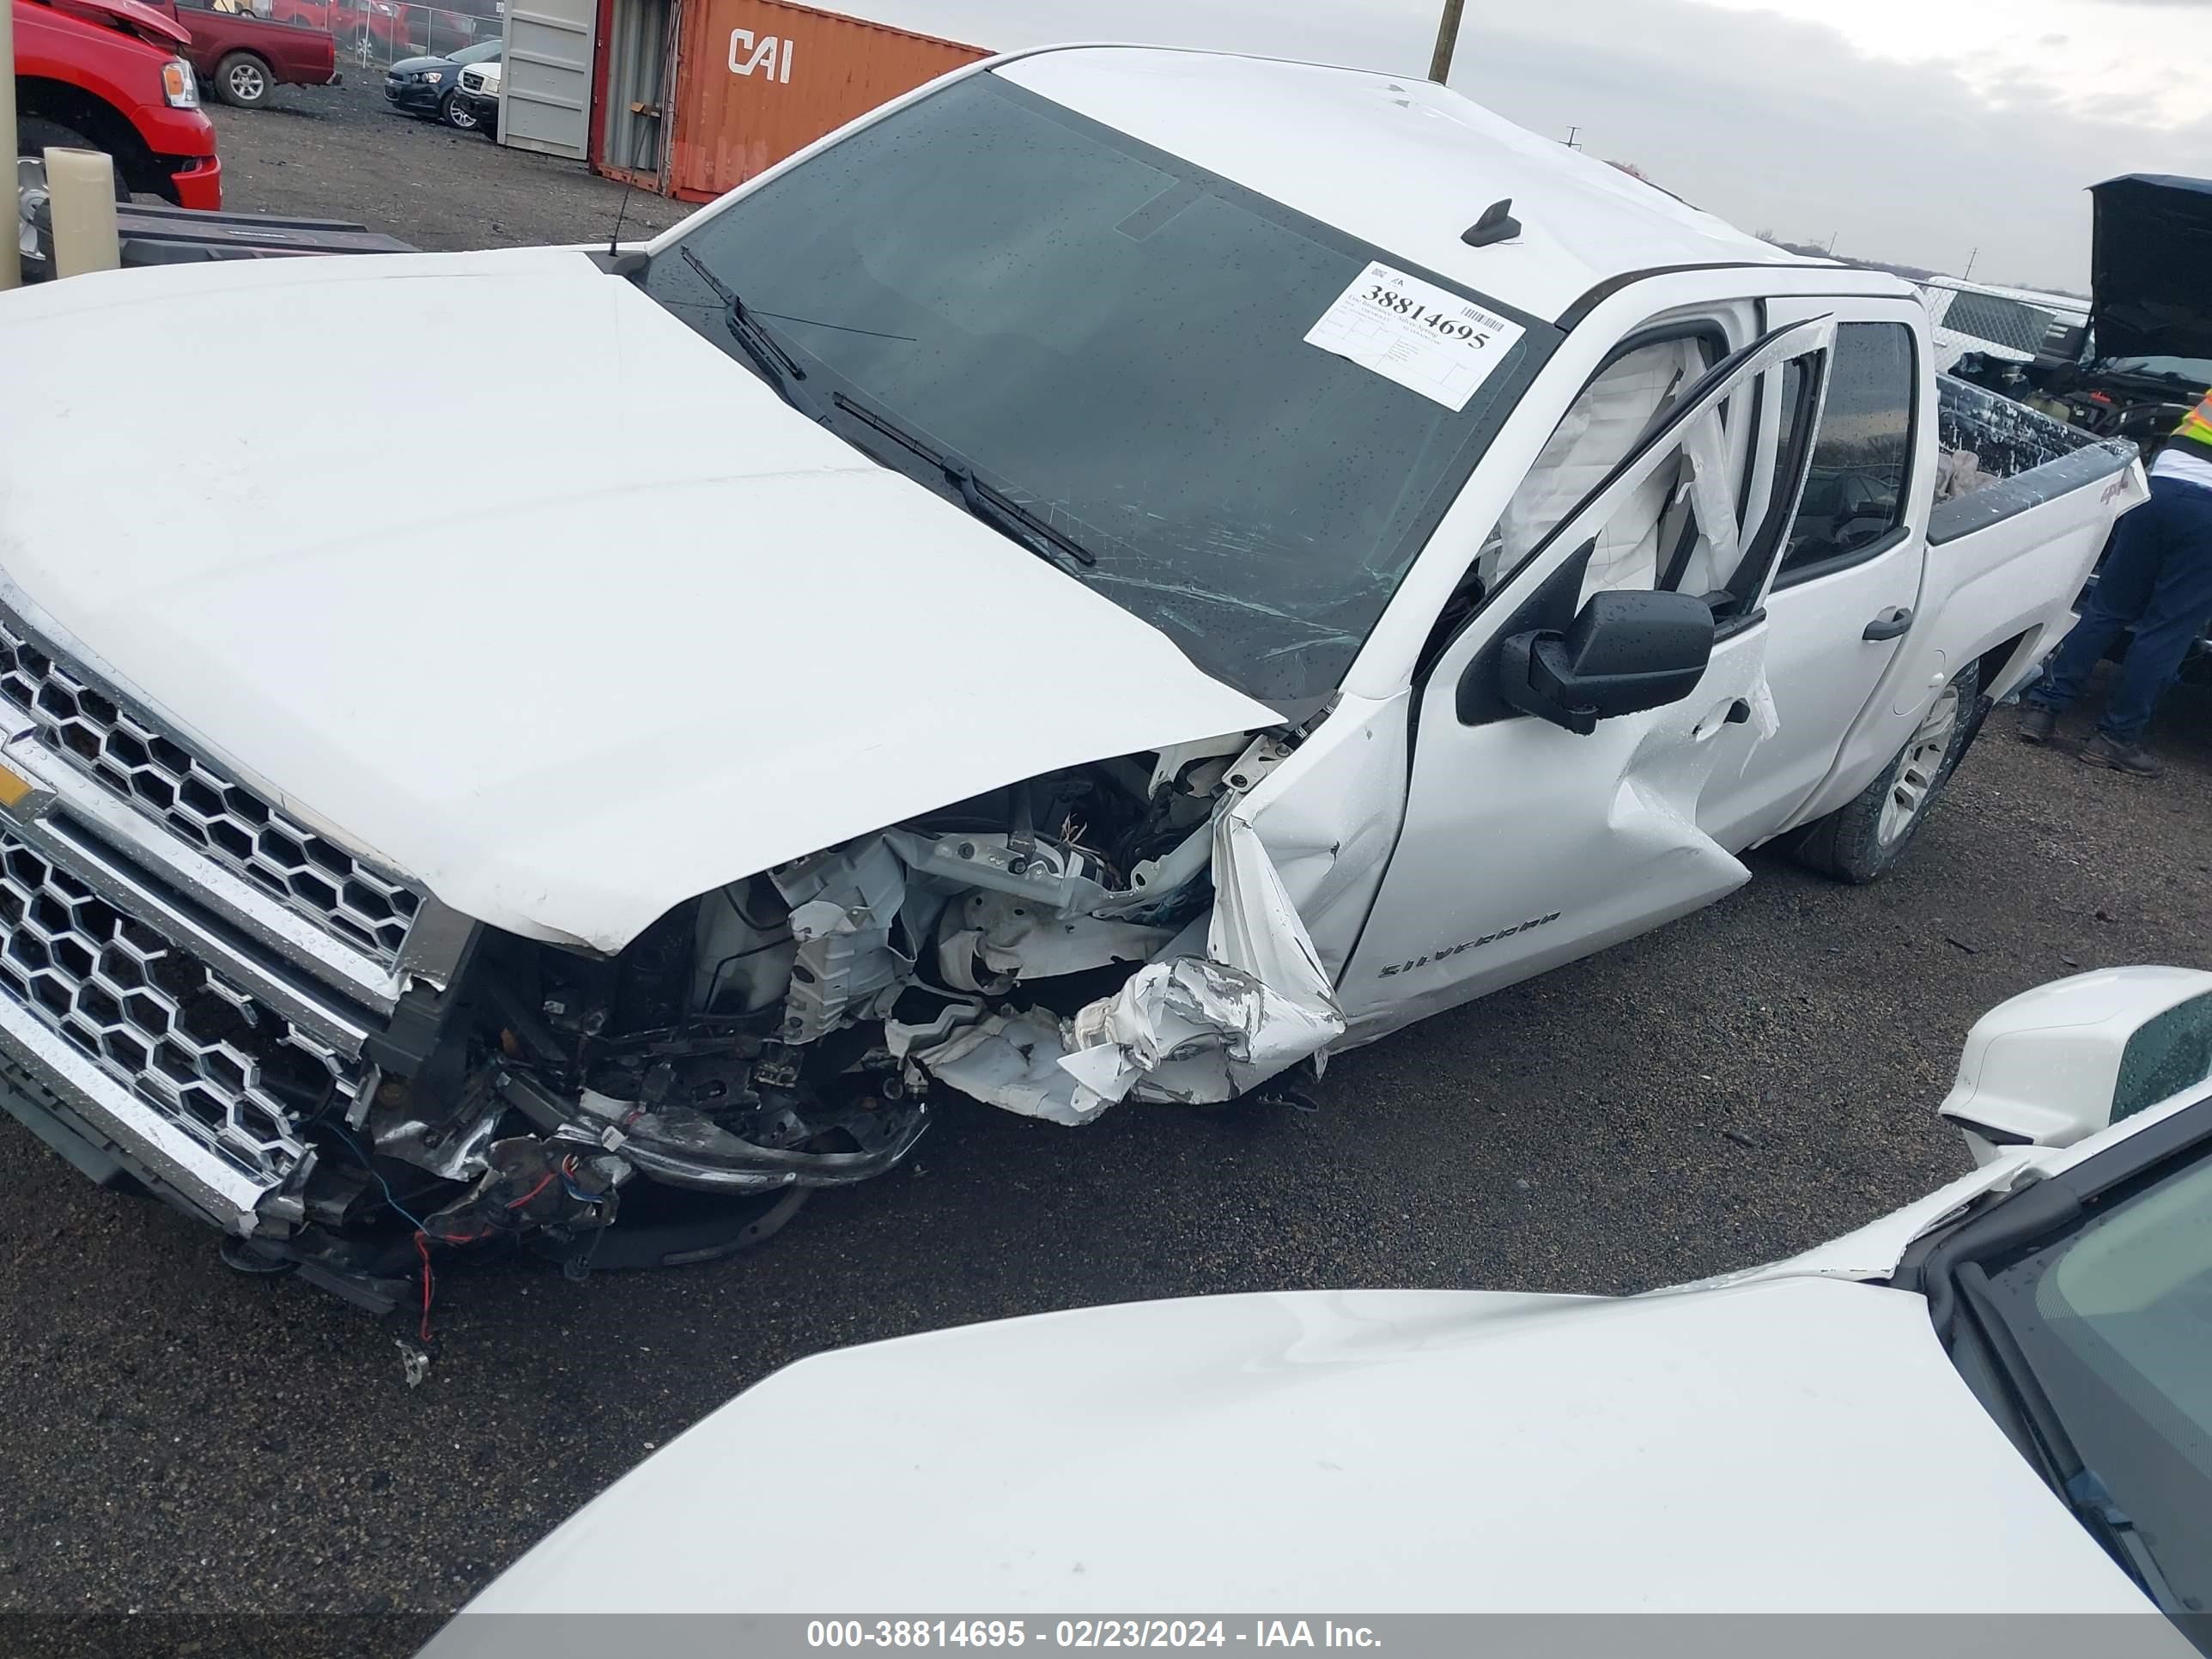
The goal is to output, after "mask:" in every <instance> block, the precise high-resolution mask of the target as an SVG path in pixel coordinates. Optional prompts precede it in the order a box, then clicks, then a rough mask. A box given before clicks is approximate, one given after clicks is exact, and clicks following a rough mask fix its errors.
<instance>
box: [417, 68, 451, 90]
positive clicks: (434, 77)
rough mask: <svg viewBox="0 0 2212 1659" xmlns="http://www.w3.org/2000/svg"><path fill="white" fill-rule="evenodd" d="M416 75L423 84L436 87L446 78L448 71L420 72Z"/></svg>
mask: <svg viewBox="0 0 2212 1659" xmlns="http://www.w3.org/2000/svg"><path fill="white" fill-rule="evenodd" d="M416 74H417V76H418V78H420V79H421V81H422V84H423V85H424V86H427V87H435V86H436V85H437V84H438V82H441V81H442V80H444V79H445V78H446V71H445V70H417V71H416Z"/></svg>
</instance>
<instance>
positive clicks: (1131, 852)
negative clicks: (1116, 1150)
mask: <svg viewBox="0 0 2212 1659" xmlns="http://www.w3.org/2000/svg"><path fill="white" fill-rule="evenodd" d="M1289 752H1290V750H1289V747H1288V745H1287V744H1286V743H1285V740H1284V739H1283V738H1280V737H1279V736H1277V735H1274V734H1263V735H1261V736H1258V737H1253V736H1250V735H1249V734H1237V735H1235V736H1233V737H1230V738H1223V739H1221V740H1218V741H1217V742H1212V743H1197V744H1183V745H1180V746H1177V747H1175V748H1170V749H1168V750H1162V751H1158V752H1157V753H1153V754H1147V755H1143V756H1138V757H1125V758H1121V759H1119V760H1115V761H1110V762H1105V763H1097V764H1093V765H1089V766H1084V767H1079V768H1075V769H1068V770H1065V771H1060V772H1057V773H1054V774H1052V775H1048V776H1045V777H1041V778H1036V779H1030V780H1026V781H1023V782H1020V783H1018V784H1015V785H1012V786H1010V787H1006V788H1005V789H1001V790H999V791H996V792H994V793H990V794H988V795H985V796H982V797H979V798H976V799H969V800H966V801H962V802H959V803H957V804H954V805H950V806H947V807H946V808H945V809H943V810H942V811H935V812H931V813H927V814H924V815H922V816H921V817H917V818H915V819H913V820H910V821H908V822H907V823H901V824H898V825H896V826H893V827H891V828H889V829H884V830H880V831H878V832H875V833H872V834H869V835H866V836H859V837H857V838H855V839H854V840H852V841H849V842H845V843H843V844H842V845H840V846H837V847H834V848H827V849H825V850H823V851H822V852H819V853H817V854H811V855H810V856H807V857H804V858H800V859H796V860H791V861H789V862H787V863H785V864H782V865H779V866H775V867H774V868H772V869H769V870H767V871H763V872H760V873H758V874H757V875H754V876H751V877H749V878H745V879H744V880H741V881H738V882H734V883H732V884H728V885H726V886H723V887H720V888H718V889H716V890H714V891H712V892H709V893H706V894H703V895H702V896H699V897H697V898H696V899H693V900H691V901H689V902H685V903H684V904H682V905H679V906H678V907H677V908H675V909H674V910H672V911H671V912H670V913H669V914H668V915H665V916H664V917H662V918H661V919H660V920H659V921H658V922H656V923H655V924H653V926H652V927H649V928H647V930H646V931H645V932H644V933H642V934H641V935H640V936H639V937H638V938H637V939H635V941H633V942H632V943H631V945H629V947H628V948H627V949H626V950H624V951H621V952H620V953H619V954H617V955H615V956H613V957H604V956H595V955H589V954H586V953H583V952H580V951H574V950H571V949H567V948H564V947H562V946H559V945H550V944H544V943H541V942H537V941H532V940H526V939H520V938H516V937H513V936H512V935H491V936H489V937H487V938H485V939H483V940H482V941H481V942H480V944H479V945H478V947H477V952H476V954H475V957H474V959H473V960H472V962H471V964H470V969H469V972H468V974H467V975H466V976H465V980H464V981H463V982H462V985H461V987H460V992H459V998H458V1001H459V1005H460V1006H459V1008H458V1009H457V1010H456V1011H455V1013H454V1016H453V1018H451V1019H450V1020H449V1022H448V1023H447V1026H446V1028H445V1030H444V1031H443V1032H442V1035H441V1039H440V1041H439V1042H438V1045H437V1047H436V1048H435V1050H434V1051H433V1053H432V1054H430V1056H429V1057H428V1060H427V1061H426V1063H425V1064H424V1065H423V1066H422V1068H421V1070H420V1071H418V1072H417V1073H416V1074H415V1075H413V1076H411V1077H405V1078H401V1077H392V1078H387V1079H383V1080H381V1081H380V1084H379V1085H378V1087H377V1089H376V1091H375V1092H374V1095H373V1096H372V1097H369V1098H368V1099H367V1100H366V1102H362V1103H356V1107H355V1109H354V1110H353V1112H352V1114H351V1121H346V1122H343V1123H341V1124H337V1125H334V1126H333V1128H332V1133H331V1137H330V1139H331V1140H332V1141H333V1142H334V1143H335V1145H333V1146H328V1147H325V1149H323V1151H322V1152H321V1154H320V1155H319V1157H318V1158H317V1160H316V1162H317V1169H318V1170H319V1171H321V1172H324V1173H323V1174H322V1176H321V1181H322V1182H325V1183H328V1184H329V1187H330V1193H329V1196H328V1197H325V1194H323V1192H322V1189H321V1186H320V1185H319V1181H318V1177H317V1175H316V1174H313V1173H311V1174H310V1175H309V1176H307V1180H306V1182H305V1183H304V1185H303V1187H302V1188H301V1197H302V1200H303V1204H304V1206H305V1207H306V1209H307V1212H308V1213H309V1214H311V1215H313V1214H319V1213H326V1212H329V1211H330V1199H331V1198H336V1197H337V1196H338V1195H341V1194H342V1195H343V1202H342V1203H341V1204H340V1206H339V1208H338V1211H337V1212H336V1213H335V1214H332V1215H331V1223H326V1224H324V1225H325V1228H327V1227H329V1226H330V1225H331V1224H335V1225H336V1228H337V1231H346V1230H347V1228H348V1224H354V1225H366V1226H368V1227H371V1228H374V1226H376V1225H378V1224H379V1223H380V1221H381V1222H385V1223H386V1224H387V1225H388V1222H389V1218H390V1217H391V1215H392V1214H393V1213H394V1212H398V1213H399V1214H401V1215H402V1216H403V1217H404V1216H405V1215H406V1214H409V1213H412V1214H415V1215H418V1216H419V1218H420V1223H419V1225H420V1231H422V1233H423V1234H424V1235H426V1236H427V1238H428V1241H429V1242H430V1243H435V1244H441V1245H446V1246H459V1245H465V1244H478V1243H490V1242H493V1241H496V1240H503V1239H513V1238H518V1237H522V1236H524V1235H529V1234H542V1235H543V1237H539V1238H538V1239H536V1240H535V1241H534V1243H535V1247H536V1248H538V1249H541V1250H543V1251H544V1252H545V1253H548V1254H551V1255H557V1256H560V1257H562V1259H564V1260H568V1261H572V1262H576V1263H583V1262H586V1261H592V1260H595V1259H597V1257H598V1255H599V1243H598V1242H597V1241H596V1239H595V1238H594V1237H593V1235H594V1234H595V1233H597V1232H598V1231H599V1230H601V1229H604V1228H605V1227H606V1226H608V1225H610V1224H611V1223H613V1222H614V1221H615V1220H616V1218H617V1217H618V1216H619V1215H620V1214H621V1212H622V1206H623V1202H624V1200H625V1199H626V1197H627V1196H628V1195H629V1194H631V1193H632V1192H633V1191H634V1190H635V1183H637V1182H645V1183H647V1184H650V1185H652V1186H656V1187H660V1188H677V1189H684V1190H688V1191H691V1192H695V1193H702V1194H720V1195H725V1196H729V1197H735V1198H759V1197H766V1196H771V1195H790V1194H799V1193H804V1192H805V1191H807V1190H809V1189H811V1188H817V1187H824V1186H840V1185H845V1184H848V1183H851V1182H859V1181H865V1180H868V1179H871V1178H872V1177H874V1176H879V1175H882V1174H884V1173H885V1172H886V1171H888V1170H891V1169H893V1168H894V1167H896V1165H897V1164H899V1163H900V1161H901V1160H902V1159H903V1158H905V1157H906V1155H907V1154H908V1152H910V1151H911V1150H912V1149H913V1147H914V1146H915V1143H916V1142H917V1141H918V1140H919V1139H921V1135H922V1134H923V1133H924V1132H925V1131H926V1130H927V1127H928V1124H929V1100H930V1096H931V1093H932V1091H933V1088H934V1087H937V1086H940V1085H941V1086H949V1087H951V1088H953V1089H956V1090H957V1091H960V1092H961V1093H963V1094H965V1095H968V1096H970V1097H974V1098H975V1099H978V1100H981V1101H985V1102H987V1103H991V1104H994V1105H997V1106H1000V1107H1004V1108H1006V1109H1009V1110H1012V1111H1015V1112H1018V1113H1022V1114H1024V1115H1030V1116H1034V1117H1040V1118H1044V1119H1048V1120H1050V1121H1054V1122H1057V1123H1060V1124H1065V1125H1069V1126H1076V1125H1080V1124H1084V1123H1087V1122H1089V1121H1091V1120H1092V1119H1093V1118H1095V1117H1097V1115H1099V1114H1100V1113H1101V1112H1103V1111H1104V1110H1106V1109H1108V1108H1109V1107H1110V1106H1112V1105H1114V1104H1115V1103H1117V1102H1120V1101H1122V1100H1125V1099H1136V1100H1147V1101H1155V1102H1186V1103H1203V1102H1218V1101H1225V1100H1229V1099H1231V1098H1234V1097H1237V1096H1240V1095H1243V1094H1245V1093H1247V1092H1249V1091H1251V1090H1253V1089H1254V1088H1255V1087H1256V1086H1258V1085H1260V1084H1261V1083H1262V1082H1264V1081H1265V1080H1266V1079H1268V1078H1270V1077H1273V1076H1274V1075H1276V1074H1277V1073H1280V1072H1282V1071H1284V1070H1285V1069H1287V1068H1289V1067H1290V1066H1294V1065H1296V1064H1297V1063H1298V1062H1300V1061H1303V1060H1314V1061H1316V1063H1317V1062H1318V1060H1319V1059H1320V1057H1321V1056H1322V1054H1323V1053H1324V1052H1325V1050H1326V1048H1327V1047H1328V1043H1329V1042H1331V1041H1333V1040H1334V1038H1335V1037H1337V1036H1340V1035H1341V1034H1342V1031H1343V1029H1344V1025H1343V1020H1342V1018H1341V1017H1340V1015H1339V1014H1338V1012H1337V1011H1336V1006H1335V1002H1334V995H1333V994H1332V991H1331V987H1330V985H1329V982H1328V976H1327V975H1326V974H1325V972H1324V971H1323V969H1322V966H1321V964H1320V963H1319V961H1318V959H1317V957H1316V955H1315V952H1314V950H1313V946H1312V944H1311V941H1310V939H1308V938H1307V936H1306V934H1305V931H1304V927H1303V926H1302V925H1301V924H1300V922H1299V921H1298V918H1297V912H1296V910H1295V909H1294V908H1293V907H1292V906H1291V902H1290V900H1289V898H1288V896H1286V894H1285V892H1284V890H1283V888H1282V884H1281V883H1280V881H1279V878H1277V876H1276V873H1275V871H1274V867H1273V864H1272V863H1271V862H1270V861H1269V860H1268V858H1267V852H1266V849H1265V848H1263V847H1262V846H1261V843H1260V842H1259V838H1258V836H1257V835H1256V833H1255V830H1254V829H1253V828H1252V826H1251V824H1250V823H1249V821H1248V820H1247V819H1246V818H1245V817H1243V815H1242V811H1241V809H1242V807H1243V804H1244V802H1245V801H1246V799H1247V798H1248V797H1249V793H1250V792H1251V791H1252V789H1253V788H1255V787H1256V786H1257V785H1258V784H1259V782H1260V781H1261V780H1262V779H1263V778H1264V777H1265V776H1266V775H1267V773H1268V772H1269V771H1270V770H1272V769H1273V767H1274V766H1275V765H1276V764H1277V763H1279V761H1280V760H1281V759H1283V758H1284V757H1285V756H1286V755H1287V754H1288V753H1289ZM334 1154H335V1156H334ZM390 1163H398V1164H405V1165H407V1166H409V1174H410V1176H413V1177H414V1178H415V1179H416V1181H417V1182H421V1181H422V1178H423V1177H428V1178H429V1181H430V1189H429V1191H428V1194H426V1195H423V1196H422V1197H421V1199H420V1201H418V1202H416V1203H411V1204H403V1203H402V1201H401V1199H400V1196H399V1194H398V1192H397V1191H392V1190H386V1188H387V1187H388V1186H390V1185H391V1183H390V1182H389V1179H388V1176H386V1174H385V1173H384V1172H383V1171H382V1170H381V1169H380V1166H381V1165H383V1164H390ZM364 1175H368V1176H374V1177H375V1179H374V1180H365V1179H363V1176H364ZM790 1207H795V1200H794V1201H793V1203H792V1204H790V1205H787V1206H783V1207H782V1208H781V1211H780V1212H779V1211H770V1212H769V1214H770V1215H771V1216H774V1217H775V1218H777V1219H780V1218H781V1214H787V1213H788V1211H789V1208H790ZM745 1213H747V1214H748V1216H749V1218H748V1219H745V1220H744V1221H742V1222H735V1221H732V1223H731V1224H730V1226H731V1229H732V1231H730V1232H729V1234H728V1235H727V1236H728V1237H730V1238H732V1240H734V1241H735V1242H738V1243H744V1242H750V1241H751V1240H752V1239H753V1238H755V1237H759V1236H760V1233H761V1231H762V1229H761V1227H760V1223H759V1220H758V1219H757V1216H752V1215H751V1213H750V1212H745ZM771 1225H772V1224H771ZM724 1236H725V1235H724V1233H723V1232H722V1231H721V1230H720V1228H719V1227H718V1226H717V1225H716V1224H715V1223H714V1222H713V1221H711V1220H709V1221H707V1222H705V1223H703V1224H694V1225H688V1226H686V1227H685V1228H684V1229H682V1230H681V1231H680V1237H679V1239H678V1243H680V1244H681V1245H682V1246H683V1247H684V1248H683V1249H678V1251H677V1252H676V1253H677V1254H682V1255H698V1254H705V1253H711V1252H712V1250H713V1248H714V1244H715V1243H717V1242H718V1241H720V1239H721V1238H722V1237H724ZM656 1237H657V1235H656ZM317 1242H318V1241H316V1240H314V1239H310V1240H308V1241H307V1242H306V1245H305V1249H307V1251H308V1252H309V1253H311V1254H312V1252H313V1249H314V1248H315V1245H316V1243H317ZM302 1248H303V1247H302V1245H301V1243H296V1242H288V1243H276V1242H274V1241H270V1242H269V1243H264V1245H263V1246H262V1247H261V1249H263V1250H264V1252H270V1253H273V1255H274V1256H277V1257H292V1256H296V1255H300V1254H301V1250H302ZM341 1255H343V1253H341ZM325 1265H331V1264H329V1263H326V1264H325Z"/></svg>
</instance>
